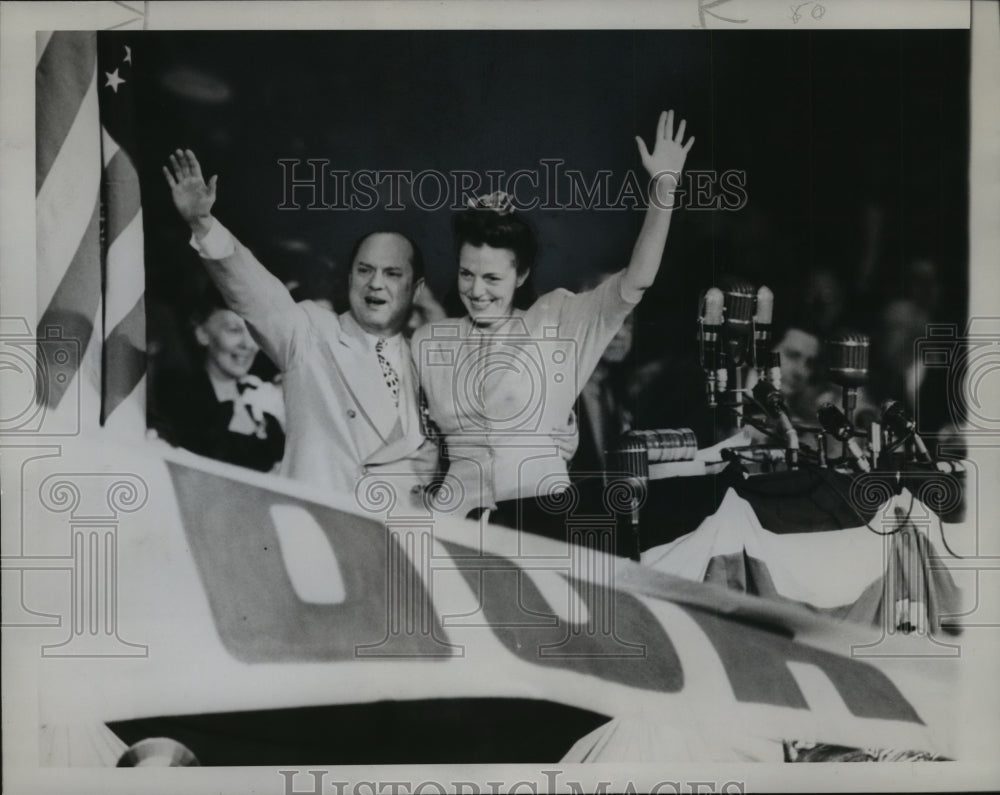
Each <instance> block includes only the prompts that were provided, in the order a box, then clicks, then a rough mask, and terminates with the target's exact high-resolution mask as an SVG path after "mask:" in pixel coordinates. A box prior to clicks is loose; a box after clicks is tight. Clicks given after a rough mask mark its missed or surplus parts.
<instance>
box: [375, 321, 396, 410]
mask: <svg viewBox="0 0 1000 795" xmlns="http://www.w3.org/2000/svg"><path fill="white" fill-rule="evenodd" d="M385 345H386V340H385V338H384V337H379V339H378V342H376V343H375V355H376V356H378V363H379V366H380V367H381V368H382V377H383V378H384V379H385V385H386V386H387V387H389V391H390V392H392V399H393V402H394V403H395V404H396V405H397V406H398V405H399V373H397V372H396V368H394V367H393V366H392V365H391V364H389V360H388V359H386V358H385V354H384V353H383V351H384V350H385Z"/></svg>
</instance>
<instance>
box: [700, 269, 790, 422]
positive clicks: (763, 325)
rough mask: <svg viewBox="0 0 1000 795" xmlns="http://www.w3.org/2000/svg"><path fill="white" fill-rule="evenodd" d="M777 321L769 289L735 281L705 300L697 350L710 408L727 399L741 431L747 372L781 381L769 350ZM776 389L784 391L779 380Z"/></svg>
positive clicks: (778, 366) (710, 291)
mask: <svg viewBox="0 0 1000 795" xmlns="http://www.w3.org/2000/svg"><path fill="white" fill-rule="evenodd" d="M773 317H774V293H773V292H771V290H770V288H768V287H767V286H765V285H761V286H760V287H759V288H755V287H754V286H753V285H752V284H750V283H749V282H745V281H741V280H736V279H733V280H730V281H728V282H726V284H724V285H723V287H722V289H720V288H718V287H710V288H709V289H708V290H706V291H705V294H704V295H703V296H702V300H701V313H700V315H699V317H698V348H699V353H700V357H701V366H702V369H703V370H704V371H705V384H706V391H707V397H708V405H709V406H711V407H713V408H714V407H716V406H718V405H720V403H726V402H727V395H728V405H729V407H731V408H732V409H733V411H734V419H735V424H736V426H737V427H739V426H740V425H741V424H742V406H741V403H742V397H741V395H742V380H743V378H742V376H743V372H742V371H743V368H744V367H752V368H753V369H755V370H756V371H757V375H758V377H759V378H765V379H768V380H772V383H775V381H774V380H773V379H780V377H781V376H780V373H781V363H780V361H779V360H778V358H777V356H778V355H777V354H776V353H773V352H772V351H771V349H770V348H771V323H772V320H773ZM730 376H732V377H730ZM731 383H732V384H733V386H732V388H730V384H731ZM775 386H778V387H780V380H778V381H777V382H776V383H775Z"/></svg>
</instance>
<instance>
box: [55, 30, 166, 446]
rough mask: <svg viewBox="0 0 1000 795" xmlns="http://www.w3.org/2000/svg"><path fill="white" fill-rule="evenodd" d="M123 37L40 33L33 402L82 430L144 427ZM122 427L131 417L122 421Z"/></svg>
mask: <svg viewBox="0 0 1000 795" xmlns="http://www.w3.org/2000/svg"><path fill="white" fill-rule="evenodd" d="M129 41H130V37H129V34H118V33H100V34H98V33H94V32H64V31H58V32H55V33H51V34H39V37H38V42H37V43H38V48H39V52H38V55H37V65H36V81H35V82H36V85H35V89H36V163H35V187H36V211H37V216H36V232H37V268H36V270H37V273H38V277H37V278H38V282H37V284H38V287H37V297H38V305H39V322H38V328H37V335H38V338H39V340H40V341H42V340H44V341H45V344H44V345H40V346H39V350H40V356H39V367H38V378H37V382H36V383H37V390H36V396H37V399H38V401H39V402H40V403H42V404H44V405H45V406H48V407H49V408H52V409H57V408H59V407H60V404H61V403H62V402H63V399H64V397H66V396H67V395H71V396H79V397H78V398H76V399H78V400H79V408H76V406H74V405H72V402H73V400H74V398H67V400H66V405H64V406H63V407H62V410H64V411H66V412H71V411H74V410H76V411H79V412H80V414H81V416H80V418H79V419H80V426H81V428H82V429H88V428H90V429H92V428H94V427H95V426H97V425H98V424H100V425H102V426H103V425H107V424H109V422H111V423H112V424H114V426H115V427H116V428H118V429H120V430H125V431H127V432H131V433H142V432H143V431H144V429H145V394H144V392H145V369H146V363H145V350H146V342H145V333H146V332H145V325H146V324H145V306H144V289H145V275H144V264H143V263H144V255H143V234H142V206H141V199H140V191H139V179H138V173H137V171H136V158H135V154H134V153H135V149H134V141H135V135H134V131H135V125H134V116H133V112H132V104H133V99H134V97H133V95H132V92H133V91H134V90H135V85H134V84H135V82H136V80H135V79H134V78H133V70H132V66H133V62H132V51H131V46H130V45H129V44H128V42H129ZM119 417H122V418H125V417H127V419H123V420H119V419H118V418H119Z"/></svg>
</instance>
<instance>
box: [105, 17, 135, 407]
mask: <svg viewBox="0 0 1000 795" xmlns="http://www.w3.org/2000/svg"><path fill="white" fill-rule="evenodd" d="M135 40H136V39H135V36H134V35H133V34H132V33H111V32H106V31H102V32H101V33H100V34H99V35H98V39H97V45H98V68H99V69H100V71H101V74H102V75H105V76H106V77H107V81H106V84H104V85H102V86H101V87H100V89H99V92H98V96H99V103H100V108H101V127H102V129H103V130H104V134H105V136H106V138H105V139H102V145H105V144H106V139H110V140H112V141H114V143H115V144H117V146H118V150H117V151H116V152H115V153H114V155H112V156H111V158H110V160H108V162H107V165H106V166H105V167H104V170H103V172H102V175H101V194H102V198H103V201H104V212H103V216H102V222H103V228H102V241H103V244H104V281H105V285H104V289H105V302H104V312H105V339H104V347H103V350H102V387H101V389H102V392H101V424H102V425H103V424H104V423H105V421H106V420H107V419H108V417H109V416H111V414H112V412H113V411H114V410H115V409H116V408H117V407H118V406H119V405H121V404H122V403H123V402H124V401H125V400H126V399H128V398H129V396H130V395H132V393H133V392H134V390H135V388H136V386H137V385H138V384H139V382H140V381H142V378H143V376H144V375H145V373H146V311H145V303H144V298H143V296H144V289H145V270H144V263H143V261H144V252H143V249H142V244H141V243H139V245H137V246H136V245H134V244H135V243H136V242H138V241H141V239H142V237H141V235H137V236H135V237H131V236H130V237H129V238H125V239H122V238H121V235H122V234H123V233H124V231H125V230H126V228H127V227H128V226H129V224H132V223H134V222H135V221H136V219H139V223H140V224H141V221H142V196H141V191H140V187H139V175H138V171H137V169H138V161H137V157H136V155H137V148H136V144H137V137H136V124H135V109H134V102H135V100H136V97H137V92H138V91H139V87H138V82H139V79H140V78H139V73H138V72H137V70H136V69H135V68H134V67H135V63H134V59H133V43H134V41H135ZM104 157H105V158H107V153H105V155H104ZM139 231H140V232H141V227H140V230H139ZM109 258H110V259H109ZM109 264H113V265H114V267H113V268H111V267H109ZM111 279H114V280H117V283H114V284H112V283H110V280H111ZM125 302H134V303H132V305H131V306H128V304H127V303H125ZM126 308H128V312H127V313H125V315H124V316H123V315H122V314H121V313H122V311H123V310H125V309H126ZM109 318H121V320H120V321H118V325H116V326H115V327H114V328H109ZM112 322H113V321H112ZM137 399H138V397H137Z"/></svg>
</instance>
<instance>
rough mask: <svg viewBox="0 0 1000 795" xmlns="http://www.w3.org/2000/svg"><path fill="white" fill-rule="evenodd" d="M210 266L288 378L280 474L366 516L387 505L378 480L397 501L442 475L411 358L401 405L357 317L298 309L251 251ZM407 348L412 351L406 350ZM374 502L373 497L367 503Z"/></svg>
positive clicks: (313, 307) (239, 248)
mask: <svg viewBox="0 0 1000 795" xmlns="http://www.w3.org/2000/svg"><path fill="white" fill-rule="evenodd" d="M234 242H235V253H233V254H232V255H231V256H228V257H225V258H223V259H204V258H203V262H204V263H205V266H206V267H207V269H208V272H209V274H210V275H211V277H212V279H213V281H214V282H215V283H216V285H217V286H218V288H219V290H220V291H221V292H222V295H223V297H224V298H225V300H226V302H227V303H228V304H229V306H230V307H231V308H232V309H233V311H235V312H236V313H237V314H239V315H240V316H242V317H243V319H244V320H245V321H246V322H247V325H248V326H249V328H250V331H251V333H252V334H253V335H254V337H255V339H256V340H257V341H258V343H259V344H260V346H261V348H262V349H263V350H264V352H265V353H266V354H267V355H268V356H269V357H270V358H271V359H272V360H273V361H274V362H275V364H277V365H278V367H279V368H280V369H281V371H282V373H283V374H284V378H283V388H284V394H285V405H286V408H287V415H288V420H287V427H286V436H287V442H286V447H285V458H284V461H283V462H282V466H281V472H282V474H283V475H286V476H287V477H290V478H293V479H295V480H298V481H301V482H304V483H308V484H311V485H313V486H317V487H319V488H320V489H330V490H332V491H335V492H340V493H348V494H353V495H355V497H356V498H357V499H358V501H359V506H360V507H368V506H369V505H371V504H373V502H372V501H373V499H374V503H378V502H379V500H380V499H381V498H380V497H374V498H373V497H372V494H373V493H372V491H371V489H372V488H373V487H374V486H375V485H377V484H376V481H375V479H374V478H372V477H368V478H366V477H365V476H366V475H373V474H375V475H377V476H378V477H379V479H381V480H382V481H383V482H385V483H389V484H391V485H392V488H393V489H394V490H395V491H396V492H397V495H398V496H397V499H402V498H404V497H407V496H410V495H413V494H416V493H417V492H419V490H420V489H421V488H422V487H423V486H425V485H426V484H427V483H429V482H430V480H431V478H432V477H433V474H434V472H435V469H436V467H437V447H436V446H435V445H434V444H433V443H432V442H430V441H428V440H427V439H426V438H425V437H424V435H423V432H422V428H421V423H420V418H419V404H418V400H417V389H418V381H417V374H416V370H415V367H414V366H413V360H412V357H410V356H408V355H405V351H404V359H405V362H406V365H407V366H404V367H403V371H404V372H402V373H400V380H401V390H407V392H406V397H407V399H406V400H402V401H401V402H400V407H401V409H402V410H404V411H406V416H405V417H400V410H399V409H397V408H396V406H395V405H394V403H393V400H392V396H391V394H390V392H389V390H388V389H387V388H386V386H385V381H384V378H383V375H382V372H381V369H380V368H379V364H378V360H377V358H376V356H375V355H374V353H373V351H372V349H371V346H370V343H369V341H368V339H367V337H366V335H365V333H364V331H363V330H362V329H361V327H360V326H359V325H358V323H357V321H356V320H355V319H354V318H353V316H352V315H351V314H350V313H349V312H345V313H344V314H342V315H339V316H338V315H336V314H334V313H333V312H330V311H329V310H327V309H325V308H323V307H321V306H319V305H317V304H315V303H313V302H311V301H304V302H302V303H298V304H297V303H295V301H294V300H293V299H292V297H291V296H290V295H289V293H288V290H287V289H286V288H285V286H284V285H283V284H282V283H281V282H280V281H279V280H278V279H277V278H276V277H275V276H274V275H272V274H271V273H270V272H269V271H268V270H267V269H266V268H264V266H263V265H261V264H260V262H259V261H258V260H257V258H256V257H254V255H253V254H252V253H251V252H250V250H249V249H247V248H246V247H245V246H243V245H242V244H240V243H239V242H238V241H235V239H234ZM404 348H405V346H404ZM363 492H366V493H363Z"/></svg>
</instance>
